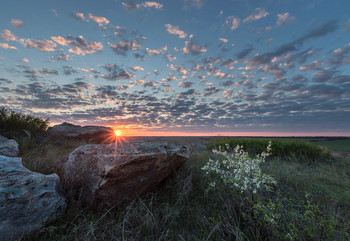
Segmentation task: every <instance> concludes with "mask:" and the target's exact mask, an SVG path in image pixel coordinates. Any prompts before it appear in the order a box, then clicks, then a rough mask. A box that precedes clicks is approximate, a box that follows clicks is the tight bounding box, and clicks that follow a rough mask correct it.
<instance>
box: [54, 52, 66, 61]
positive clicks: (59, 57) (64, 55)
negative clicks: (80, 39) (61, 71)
mask: <svg viewBox="0 0 350 241" xmlns="http://www.w3.org/2000/svg"><path fill="white" fill-rule="evenodd" d="M51 58H52V59H54V60H63V61H68V59H69V55H68V54H65V53H61V54H56V55H54V56H52V57H51Z"/></svg>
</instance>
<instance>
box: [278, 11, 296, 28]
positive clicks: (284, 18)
mask: <svg viewBox="0 0 350 241" xmlns="http://www.w3.org/2000/svg"><path fill="white" fill-rule="evenodd" d="M277 17H278V19H277V25H278V26H284V25H287V24H289V23H292V22H293V21H294V20H295V17H294V16H292V15H290V13H288V12H287V13H283V14H277Z"/></svg>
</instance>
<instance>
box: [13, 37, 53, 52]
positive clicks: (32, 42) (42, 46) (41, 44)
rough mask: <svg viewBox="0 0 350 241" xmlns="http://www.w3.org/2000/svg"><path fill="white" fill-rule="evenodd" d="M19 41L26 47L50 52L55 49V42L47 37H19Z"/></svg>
mask: <svg viewBox="0 0 350 241" xmlns="http://www.w3.org/2000/svg"><path fill="white" fill-rule="evenodd" d="M19 42H20V43H21V44H22V45H23V46H24V47H27V48H36V49H39V50H40V51H42V52H51V51H55V50H56V46H57V44H56V43H55V42H53V41H51V40H48V39H20V40H19Z"/></svg>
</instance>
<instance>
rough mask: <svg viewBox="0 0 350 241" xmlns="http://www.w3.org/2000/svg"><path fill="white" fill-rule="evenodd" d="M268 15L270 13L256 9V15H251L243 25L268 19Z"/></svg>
mask: <svg viewBox="0 0 350 241" xmlns="http://www.w3.org/2000/svg"><path fill="white" fill-rule="evenodd" d="M267 15H269V13H268V12H266V11H265V10H264V9H261V8H256V9H255V10H254V13H252V14H251V15H249V16H248V17H247V18H245V19H244V20H243V23H246V22H252V21H257V20H259V19H261V18H264V17H266V16H267Z"/></svg>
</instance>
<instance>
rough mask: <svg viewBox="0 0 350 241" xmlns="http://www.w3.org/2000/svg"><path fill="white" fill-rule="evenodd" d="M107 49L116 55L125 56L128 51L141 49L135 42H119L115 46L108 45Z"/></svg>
mask: <svg viewBox="0 0 350 241" xmlns="http://www.w3.org/2000/svg"><path fill="white" fill-rule="evenodd" d="M109 47H110V48H111V49H113V51H114V52H115V53H116V54H119V55H122V56H126V55H127V52H128V51H130V50H134V51H135V50H138V49H140V48H141V45H139V44H138V43H137V41H136V40H133V41H130V42H128V41H120V42H118V43H117V44H110V45H109Z"/></svg>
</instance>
